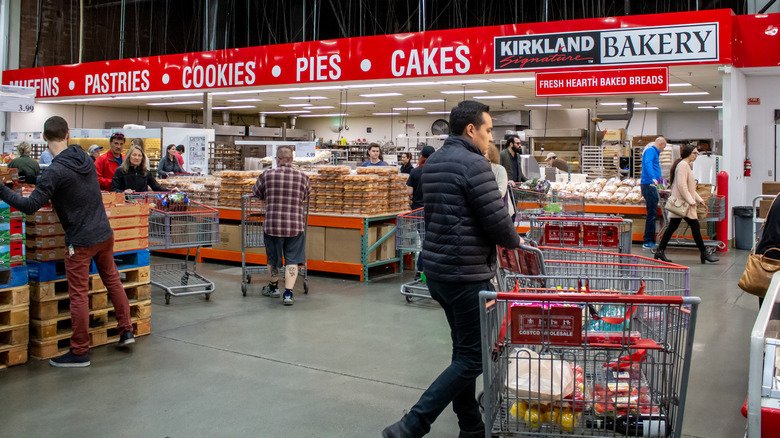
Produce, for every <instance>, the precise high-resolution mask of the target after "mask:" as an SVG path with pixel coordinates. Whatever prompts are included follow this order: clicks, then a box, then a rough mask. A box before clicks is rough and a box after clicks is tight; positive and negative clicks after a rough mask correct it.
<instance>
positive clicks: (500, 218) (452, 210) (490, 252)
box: [382, 101, 522, 438]
mask: <svg viewBox="0 0 780 438" xmlns="http://www.w3.org/2000/svg"><path fill="white" fill-rule="evenodd" d="M450 126H451V127H452V132H453V133H456V134H458V135H453V136H450V137H449V138H447V140H446V141H445V142H444V145H443V146H442V147H441V148H440V149H439V150H438V151H437V152H436V153H435V154H433V155H431V157H430V158H429V159H428V161H427V162H426V163H425V170H424V171H423V175H422V186H423V204H424V205H425V242H424V243H423V253H422V256H423V258H424V259H425V275H426V277H427V281H428V290H429V291H430V293H431V297H433V299H435V300H436V301H437V302H438V303H439V304H440V305H441V306H442V308H444V314H445V315H446V316H447V322H448V323H449V325H450V333H451V335H452V362H451V363H450V365H449V367H447V369H445V370H444V372H442V373H441V374H440V375H439V377H438V378H437V379H436V380H435V381H434V382H433V383H432V384H431V386H430V387H429V388H428V389H427V390H426V391H425V393H423V395H422V397H420V400H419V401H418V402H417V404H416V405H414V407H412V409H411V410H410V411H409V413H408V414H406V415H405V416H404V417H403V418H402V419H401V420H400V421H399V422H397V423H395V424H393V425H391V426H389V427H387V428H386V429H385V430H384V431H382V436H383V437H385V438H389V437H420V436H423V435H425V434H427V433H428V432H429V431H430V429H431V424H432V423H433V422H434V421H435V420H436V418H437V417H438V416H439V414H441V413H442V411H444V409H445V408H446V407H447V405H449V404H450V403H452V409H453V410H454V411H455V414H457V416H458V425H459V426H460V435H459V437H481V436H484V434H485V425H484V423H483V422H482V415H481V414H480V412H479V406H478V404H477V400H476V398H475V390H476V380H477V377H478V376H479V375H480V374H481V373H482V352H481V348H480V331H479V297H478V293H479V291H481V290H490V289H492V286H491V283H490V280H491V279H492V278H493V276H494V275H495V271H496V245H501V246H504V247H507V248H517V247H518V246H520V244H521V243H522V241H521V239H520V238H519V237H518V235H517V231H516V230H515V228H514V226H513V224H512V220H511V219H510V217H509V214H508V213H507V211H506V207H505V206H504V202H503V200H502V199H501V194H500V192H499V191H498V185H496V179H495V177H494V176H493V171H492V170H491V168H490V163H489V162H488V160H487V159H486V158H485V156H484V153H485V152H486V151H487V148H488V145H489V144H490V142H492V141H493V136H492V133H491V131H492V129H493V122H492V120H491V118H490V115H489V114H488V107H487V106H486V105H484V104H481V103H479V102H474V101H464V102H461V103H460V104H458V106H457V107H455V108H454V109H453V110H452V112H451V113H450Z"/></svg>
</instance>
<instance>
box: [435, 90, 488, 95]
mask: <svg viewBox="0 0 780 438" xmlns="http://www.w3.org/2000/svg"><path fill="white" fill-rule="evenodd" d="M463 93H466V94H477V93H487V91H485V90H466V91H463V90H447V91H442V92H441V94H463Z"/></svg>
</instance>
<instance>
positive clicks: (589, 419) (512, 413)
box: [479, 287, 700, 437]
mask: <svg viewBox="0 0 780 438" xmlns="http://www.w3.org/2000/svg"><path fill="white" fill-rule="evenodd" d="M479 297H480V324H481V335H482V346H483V354H482V364H483V382H484V392H483V394H482V395H481V397H480V400H481V402H482V406H483V408H484V418H485V436H502V437H506V436H545V437H557V436H566V437H584V436H602V437H603V436H607V437H620V436H672V437H680V436H681V431H682V421H683V414H684V411H685V400H686V390H687V384H688V376H689V373H690V364H691V354H692V349H693V337H694V329H695V326H696V315H697V309H698V304H699V303H700V299H699V298H698V297H675V296H668V297H658V296H646V295H620V294H581V293H556V292H555V291H554V290H550V289H549V288H544V287H541V288H540V287H534V288H520V289H518V290H517V292H480V294H479ZM605 309H616V310H618V311H619V312H618V313H622V315H623V317H621V321H620V323H619V324H614V325H616V326H618V327H619V328H618V329H615V330H611V331H603V330H601V329H598V328H594V327H593V325H592V321H593V319H594V317H593V315H594V312H596V313H598V312H603V311H604V310H605ZM634 420H639V421H634ZM667 434H668V435H667Z"/></svg>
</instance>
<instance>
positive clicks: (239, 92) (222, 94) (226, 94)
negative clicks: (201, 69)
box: [199, 90, 260, 96]
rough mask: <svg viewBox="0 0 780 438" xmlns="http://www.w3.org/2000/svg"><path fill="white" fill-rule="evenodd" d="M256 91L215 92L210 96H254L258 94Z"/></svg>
mask: <svg viewBox="0 0 780 438" xmlns="http://www.w3.org/2000/svg"><path fill="white" fill-rule="evenodd" d="M259 92H260V91H258V90H244V91H215V92H213V93H211V95H212V96H229V95H231V94H254V93H259ZM202 94H203V93H199V95H202Z"/></svg>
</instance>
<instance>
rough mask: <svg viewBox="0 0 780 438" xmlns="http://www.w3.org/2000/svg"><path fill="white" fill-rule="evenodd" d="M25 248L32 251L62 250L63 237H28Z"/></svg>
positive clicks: (63, 245) (63, 244)
mask: <svg viewBox="0 0 780 438" xmlns="http://www.w3.org/2000/svg"><path fill="white" fill-rule="evenodd" d="M27 247H28V248H31V250H34V249H50V248H64V247H65V236H30V237H28V238H27Z"/></svg>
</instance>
